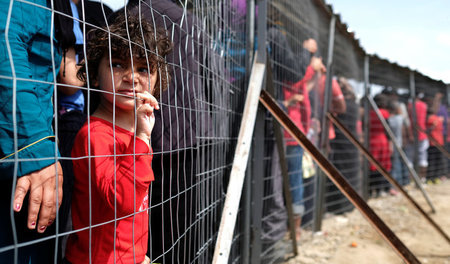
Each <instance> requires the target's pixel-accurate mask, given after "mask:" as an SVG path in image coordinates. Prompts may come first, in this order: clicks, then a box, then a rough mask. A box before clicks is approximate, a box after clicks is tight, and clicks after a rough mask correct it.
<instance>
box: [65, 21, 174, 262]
mask: <svg viewBox="0 0 450 264" xmlns="http://www.w3.org/2000/svg"><path fill="white" fill-rule="evenodd" d="M125 19H126V21H127V23H126V21H125ZM109 30H110V32H111V34H108V31H106V30H104V29H95V30H93V31H91V32H89V38H88V40H89V41H88V43H87V49H86V50H87V54H86V63H87V65H86V64H84V65H82V67H81V68H80V70H79V72H78V76H79V77H80V79H83V80H86V81H87V82H88V84H89V85H90V87H95V88H96V91H99V93H98V94H99V95H100V99H99V105H98V107H97V109H96V110H95V112H93V114H92V116H90V118H89V119H90V120H89V121H88V122H87V123H86V124H85V125H84V126H83V127H82V128H81V130H80V132H79V133H78V135H77V137H76V139H75V144H74V148H73V151H72V157H74V158H77V159H75V160H74V161H73V165H74V166H73V167H74V172H75V183H74V192H73V200H72V222H73V230H75V231H77V230H80V229H83V228H86V227H92V228H91V229H85V230H81V231H78V232H76V233H74V234H72V235H70V237H69V241H68V244H67V249H66V262H68V263H74V264H75V263H149V261H150V260H149V258H148V257H147V256H146V252H147V244H148V212H147V210H148V190H149V184H150V182H151V181H152V180H153V171H152V168H151V161H152V155H151V152H152V151H151V147H150V143H149V142H150V134H151V131H152V129H153V126H154V123H155V119H154V115H153V111H154V110H155V109H156V110H157V109H159V106H158V102H157V100H156V98H155V97H158V94H159V91H160V87H161V88H165V87H167V83H168V74H167V71H166V62H165V60H164V56H165V55H166V54H167V53H168V51H169V50H170V42H169V40H168V39H167V37H166V34H165V32H163V31H156V32H155V30H154V27H153V26H152V25H150V24H149V23H147V22H146V21H145V20H142V21H139V19H138V18H137V17H131V16H129V17H127V18H125V17H124V16H123V15H118V16H116V17H115V18H114V19H113V21H112V23H110V25H109ZM128 39H129V40H130V41H128ZM130 45H131V47H130ZM144 47H145V48H146V50H145V49H144ZM87 71H88V72H87ZM88 87H89V86H88ZM92 92H93V91H92V90H91V93H92ZM92 98H93V96H91V101H92Z"/></svg>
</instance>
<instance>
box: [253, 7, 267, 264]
mask: <svg viewBox="0 0 450 264" xmlns="http://www.w3.org/2000/svg"><path fill="white" fill-rule="evenodd" d="M266 16H267V0H260V1H258V18H257V19H258V21H257V34H258V35H257V36H258V38H257V45H258V57H257V62H259V63H266V56H267V55H266V31H267V17H266ZM263 87H265V85H264V84H263ZM264 122H265V111H264V109H263V108H262V106H261V105H259V106H258V112H257V115H256V122H255V129H254V137H253V142H254V144H253V147H252V157H253V160H252V161H253V162H252V166H251V167H252V184H251V185H252V186H251V188H252V190H251V193H252V194H251V198H252V202H251V214H252V215H251V227H250V229H251V240H250V243H251V246H250V263H255V264H256V263H261V250H262V244H261V229H262V209H263V192H264V184H263V177H264V175H265V173H264V166H262V165H261V164H262V161H263V160H264V134H265V133H264Z"/></svg>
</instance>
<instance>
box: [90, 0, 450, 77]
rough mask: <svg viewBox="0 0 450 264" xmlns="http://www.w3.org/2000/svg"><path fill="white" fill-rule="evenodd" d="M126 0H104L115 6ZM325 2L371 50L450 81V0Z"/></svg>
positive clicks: (329, 0)
mask: <svg viewBox="0 0 450 264" xmlns="http://www.w3.org/2000/svg"><path fill="white" fill-rule="evenodd" d="M97 1H99V0H97ZM126 1H127V0H125V1H124V0H103V2H104V3H106V4H107V5H109V6H110V7H111V8H113V9H118V8H120V7H122V6H123V5H124V2H126ZM325 2H326V3H328V4H331V5H332V6H333V11H334V13H339V14H340V17H341V20H342V21H343V22H345V23H346V24H347V25H348V27H349V29H350V30H351V31H354V32H355V36H356V38H358V39H359V41H360V43H361V46H362V47H363V48H364V49H365V51H366V52H367V53H369V54H377V55H378V56H379V57H381V58H384V59H388V60H389V61H391V62H396V63H398V64H399V65H401V66H406V67H409V68H410V69H413V70H417V71H419V72H421V73H422V74H425V75H427V76H429V77H431V78H433V79H436V80H442V81H444V82H446V83H448V84H450V0H360V1H355V0H325Z"/></svg>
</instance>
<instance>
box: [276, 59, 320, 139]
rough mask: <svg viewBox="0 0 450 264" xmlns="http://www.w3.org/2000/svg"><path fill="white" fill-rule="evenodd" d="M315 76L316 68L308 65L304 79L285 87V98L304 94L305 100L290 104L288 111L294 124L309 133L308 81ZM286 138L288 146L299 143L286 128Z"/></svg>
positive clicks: (309, 104) (309, 105)
mask: <svg viewBox="0 0 450 264" xmlns="http://www.w3.org/2000/svg"><path fill="white" fill-rule="evenodd" d="M313 76H314V70H313V68H312V67H311V66H308V68H306V73H305V77H303V79H302V80H300V81H298V82H296V83H294V84H293V85H292V86H290V87H283V92H284V99H285V100H289V98H291V97H292V96H293V95H296V94H301V95H303V101H301V102H297V103H296V104H295V105H292V106H289V107H288V109H287V111H288V115H289V117H290V118H291V120H292V121H293V122H294V124H295V125H296V126H297V127H298V128H299V129H300V130H301V131H302V132H303V133H305V134H306V133H308V129H309V125H310V123H311V103H310V101H309V94H308V89H307V87H306V83H307V82H308V81H309V80H311V79H312V77H313ZM284 138H285V139H286V145H288V146H295V145H297V144H298V143H297V142H296V141H295V140H294V139H293V138H292V136H291V135H290V134H289V133H288V132H287V131H286V130H285V131H284Z"/></svg>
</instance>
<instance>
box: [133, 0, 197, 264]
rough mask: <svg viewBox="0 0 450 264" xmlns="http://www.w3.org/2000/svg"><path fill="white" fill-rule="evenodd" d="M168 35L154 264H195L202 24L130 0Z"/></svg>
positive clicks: (169, 5) (157, 137) (163, 1)
mask: <svg viewBox="0 0 450 264" xmlns="http://www.w3.org/2000/svg"><path fill="white" fill-rule="evenodd" d="M139 10H140V11H141V15H142V17H143V18H145V19H147V20H149V21H150V22H152V23H154V25H155V26H156V27H163V28H164V29H166V30H167V31H168V32H169V36H170V37H171V41H172V43H173V50H172V52H171V53H170V54H168V56H167V58H166V59H167V62H168V64H169V65H170V66H169V71H170V72H171V76H172V79H171V82H170V83H169V88H168V89H167V91H164V92H161V100H160V106H161V111H158V113H155V116H156V122H155V124H156V125H155V127H154V129H153V132H152V137H151V144H152V148H153V152H154V156H153V162H152V167H153V171H154V174H155V181H154V182H153V183H152V185H151V190H150V193H151V194H150V196H151V197H150V204H151V208H150V212H149V213H150V234H149V237H150V246H149V251H150V252H149V253H150V259H151V260H152V261H155V262H163V263H191V262H195V261H196V252H197V246H196V244H197V239H196V233H197V232H196V231H197V230H195V226H194V223H195V221H196V205H197V199H196V191H195V190H196V187H197V186H196V182H195V173H196V162H197V161H196V155H197V153H196V146H197V139H196V131H197V129H199V128H198V127H197V123H198V122H199V120H197V117H198V115H199V114H198V112H197V111H196V109H197V107H196V101H195V100H196V98H198V97H199V96H200V95H199V94H201V93H202V88H201V82H200V74H199V68H200V62H201V55H200V51H201V50H200V47H199V43H200V41H199V39H197V36H198V34H197V33H196V32H195V31H197V30H198V29H199V26H198V21H197V20H195V19H194V17H193V16H192V15H190V13H186V12H184V10H183V8H181V7H179V6H177V5H176V4H175V3H173V2H171V1H168V0H152V1H138V0H130V1H129V2H128V5H127V12H133V13H136V14H138V13H139Z"/></svg>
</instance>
